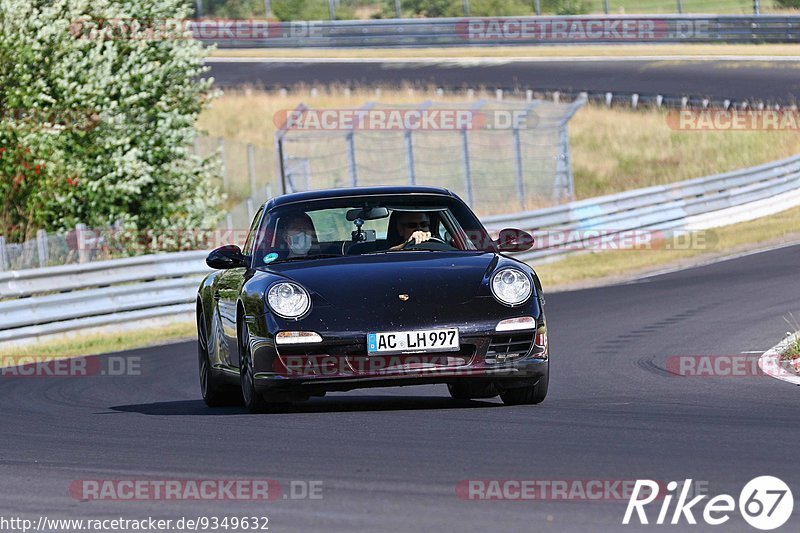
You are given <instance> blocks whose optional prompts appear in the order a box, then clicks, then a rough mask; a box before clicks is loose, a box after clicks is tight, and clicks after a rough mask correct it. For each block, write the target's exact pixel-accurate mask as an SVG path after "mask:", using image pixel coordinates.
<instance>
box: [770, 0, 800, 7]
mask: <svg viewBox="0 0 800 533" xmlns="http://www.w3.org/2000/svg"><path fill="white" fill-rule="evenodd" d="M775 5H776V6H778V7H782V8H784V9H800V0H775Z"/></svg>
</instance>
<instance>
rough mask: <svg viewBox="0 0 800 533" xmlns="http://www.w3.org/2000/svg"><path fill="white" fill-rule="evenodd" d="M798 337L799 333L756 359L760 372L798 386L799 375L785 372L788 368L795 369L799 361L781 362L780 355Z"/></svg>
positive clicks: (799, 381) (799, 382)
mask: <svg viewBox="0 0 800 533" xmlns="http://www.w3.org/2000/svg"><path fill="white" fill-rule="evenodd" d="M798 337H800V332H798V333H795V334H794V335H791V336H789V337H786V339H785V340H784V341H783V342H781V343H780V344H778V345H777V346H774V347H773V348H771V349H770V350H768V351H767V352H765V353H764V355H762V356H761V357H760V358H759V359H758V367H759V368H760V369H761V371H762V372H764V373H765V374H766V375H768V376H770V377H773V378H775V379H780V380H782V381H788V382H789V383H793V384H795V385H800V375H799V374H795V373H794V372H790V371H788V370H786V368H787V367H789V366H794V367H795V368H797V367H798V362H800V359H795V360H794V361H792V362H790V363H788V362H781V354H782V353H783V352H785V351H786V349H787V348H788V347H789V344H791V343H792V342H794V341H795V340H796V339H797V338H798Z"/></svg>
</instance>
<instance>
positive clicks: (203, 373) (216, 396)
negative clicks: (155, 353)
mask: <svg viewBox="0 0 800 533" xmlns="http://www.w3.org/2000/svg"><path fill="white" fill-rule="evenodd" d="M197 360H198V364H199V369H200V393H201V394H202V395H203V401H204V402H205V403H206V405H207V406H209V407H224V406H228V405H241V403H242V395H241V394H239V391H237V390H236V388H234V387H230V386H226V385H225V384H223V383H220V382H219V380H218V378H216V377H215V376H214V373H213V372H212V371H211V361H210V360H209V356H208V335H207V334H206V321H205V316H204V314H203V311H202V310H200V311H198V313H197Z"/></svg>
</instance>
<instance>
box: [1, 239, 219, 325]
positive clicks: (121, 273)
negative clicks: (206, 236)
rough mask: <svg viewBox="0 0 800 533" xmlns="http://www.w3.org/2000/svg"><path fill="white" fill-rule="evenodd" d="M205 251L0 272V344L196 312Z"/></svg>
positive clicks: (204, 267)
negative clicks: (195, 303) (196, 298)
mask: <svg viewBox="0 0 800 533" xmlns="http://www.w3.org/2000/svg"><path fill="white" fill-rule="evenodd" d="M206 255H207V252H205V251H198V252H179V253H168V254H154V255H144V256H140V257H131V258H127V259H112V260H109V261H97V262H95V263H84V264H76V265H62V266H55V267H47V268H37V269H28V270H16V271H10V272H2V273H0V341H9V340H19V339H25V338H28V337H33V336H37V335H44V334H49V333H59V332H62V331H70V330H73V329H79V328H83V327H89V326H99V325H107V324H114V323H123V322H127V321H130V320H139V319H143V318H154V317H158V316H164V315H169V314H176V313H181V312H190V311H193V310H194V305H193V303H194V299H195V294H196V293H197V287H198V285H199V283H200V277H201V276H203V275H204V274H206V273H208V272H210V269H209V268H208V267H207V266H206V264H205V261H204V259H205V257H206Z"/></svg>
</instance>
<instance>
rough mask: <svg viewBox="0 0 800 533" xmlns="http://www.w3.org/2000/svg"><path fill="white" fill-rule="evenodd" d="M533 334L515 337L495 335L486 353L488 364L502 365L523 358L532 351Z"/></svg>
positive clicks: (522, 334)
mask: <svg viewBox="0 0 800 533" xmlns="http://www.w3.org/2000/svg"><path fill="white" fill-rule="evenodd" d="M532 345H533V332H532V331H531V332H526V333H517V334H514V335H495V336H494V337H492V341H491V342H490V343H489V350H488V351H487V352H486V362H487V363H495V362H496V363H502V362H505V361H509V360H511V359H516V358H518V357H522V356H524V355H526V354H527V353H528V352H530V351H531V346H532Z"/></svg>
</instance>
